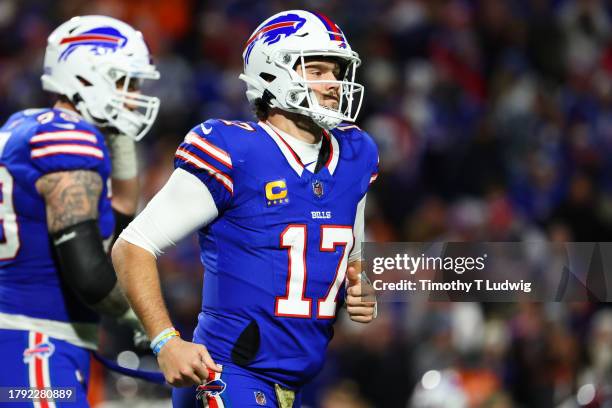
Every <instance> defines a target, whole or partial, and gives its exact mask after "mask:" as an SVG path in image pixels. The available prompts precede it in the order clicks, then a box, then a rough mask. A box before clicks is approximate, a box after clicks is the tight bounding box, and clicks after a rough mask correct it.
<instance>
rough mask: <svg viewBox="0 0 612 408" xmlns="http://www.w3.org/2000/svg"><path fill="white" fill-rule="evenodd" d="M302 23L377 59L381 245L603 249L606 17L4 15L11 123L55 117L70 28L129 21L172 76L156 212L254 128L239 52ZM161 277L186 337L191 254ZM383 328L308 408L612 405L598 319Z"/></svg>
mask: <svg viewBox="0 0 612 408" xmlns="http://www.w3.org/2000/svg"><path fill="white" fill-rule="evenodd" d="M287 8H306V9H316V10H320V11H322V12H324V13H326V14H327V15H329V16H330V17H331V18H332V19H333V20H334V21H335V22H337V23H338V24H339V25H340V27H342V30H343V31H344V33H345V34H346V36H347V37H348V39H349V42H350V44H351V46H352V48H353V49H354V50H356V51H358V52H359V54H360V56H361V59H362V61H363V63H362V67H361V68H360V72H359V79H360V81H362V83H364V84H365V87H366V96H365V102H364V106H363V109H362V113H361V115H360V118H359V120H358V124H359V125H360V126H361V127H362V128H363V129H365V130H366V131H368V132H369V133H370V134H371V135H372V136H373V137H374V139H375V140H376V141H377V143H378V146H379V149H380V161H381V174H380V177H379V178H378V181H377V182H376V183H375V184H374V186H373V191H372V192H371V193H369V194H368V208H367V231H366V234H367V238H368V240H371V241H378V242H385V241H416V242H423V241H432V240H454V241H463V240H480V241H521V240H523V241H529V240H532V239H545V240H546V239H548V240H553V241H559V242H565V241H607V240H608V237H609V236H610V235H609V234H610V232H612V160H609V159H608V154H612V3H610V2H608V1H605V0H377V1H373V0H327V1H324V0H311V1H292V2H283V1H247V0H228V1H221V0H216V1H197V0H173V1H164V0H149V1H145V0H87V1H85V0H58V1H42V0H0V118H2V120H5V119H6V118H8V116H9V115H10V114H11V113H12V112H14V111H16V110H20V109H23V108H29V107H39V106H47V105H49V103H50V99H49V97H48V96H47V95H45V94H43V93H42V92H41V90H40V81H39V77H40V74H41V71H42V55H43V52H44V47H45V42H46V37H47V36H48V34H49V33H50V32H51V30H52V29H53V28H54V27H55V26H56V25H58V24H59V23H60V22H62V21H64V20H66V19H68V18H69V17H71V16H73V15H79V14H105V15H111V16H114V17H118V18H121V19H124V20H126V21H128V22H130V23H131V24H133V25H134V26H136V27H137V28H138V29H140V30H141V31H143V33H144V35H145V38H146V39H147V41H148V43H149V45H150V47H151V49H152V52H153V55H154V62H155V64H156V65H157V66H158V69H159V70H160V72H161V75H162V79H161V80H160V81H158V82H157V83H155V84H153V85H152V87H151V89H150V90H148V92H151V93H152V94H155V95H157V96H159V97H160V98H161V100H162V107H161V112H160V116H159V118H158V120H157V123H156V125H155V126H154V128H153V130H152V131H151V133H150V134H149V135H148V136H147V137H146V138H145V139H144V140H143V142H142V143H141V145H140V152H141V153H142V163H143V172H142V181H143V187H144V191H143V202H146V201H147V200H148V199H149V198H150V197H152V195H153V194H154V193H155V192H156V191H157V190H158V189H159V188H160V187H161V186H162V185H163V183H164V182H165V180H166V179H167V177H168V176H169V174H170V172H171V171H172V158H173V153H174V150H175V148H176V146H177V145H178V143H179V142H180V140H181V139H182V138H183V136H184V134H185V132H186V131H187V130H188V129H190V128H191V127H192V126H194V125H195V124H197V123H200V122H202V121H204V120H206V119H207V118H226V119H240V120H252V119H253V114H252V113H251V111H250V109H249V106H248V105H247V102H246V97H245V95H244V90H245V88H244V85H243V83H242V82H241V81H239V80H238V74H239V73H240V72H241V70H242V60H241V53H242V49H243V43H244V41H245V40H246V39H247V37H248V36H249V34H250V33H251V32H252V30H253V29H254V28H255V27H256V26H257V25H258V24H259V23H260V22H261V21H263V20H264V19H265V18H266V17H268V16H269V15H272V14H273V13H275V12H277V11H280V10H283V9H287ZM160 264H161V270H162V279H163V283H164V288H165V292H166V293H165V295H166V299H167V301H168V305H169V307H170V309H171V312H172V315H173V319H174V322H175V323H176V325H177V326H179V328H180V329H181V330H182V332H183V333H184V334H185V333H186V337H189V333H190V332H191V331H192V330H193V327H194V324H195V321H196V316H197V314H198V312H199V308H200V299H201V294H200V287H201V286H200V285H201V280H202V270H201V267H200V264H199V260H198V252H197V248H196V246H195V243H194V241H193V240H187V242H183V243H181V244H180V245H178V246H177V247H176V248H175V249H174V250H172V251H169V252H168V254H166V255H165V256H164V257H163V258H162V259H161V261H160ZM611 279H612V277H611ZM379 315H380V317H379V318H378V319H377V320H376V321H375V322H374V323H373V324H371V325H368V326H356V325H353V324H351V323H350V322H348V321H346V320H345V319H340V322H339V324H338V325H337V328H336V329H337V330H336V333H335V337H334V339H333V341H332V344H331V348H330V352H329V358H328V362H327V364H326V366H325V368H324V371H323V372H322V373H321V375H320V376H319V377H318V378H317V379H316V381H315V382H314V383H313V384H311V385H310V386H308V387H307V389H306V391H305V401H304V405H305V406H306V405H308V406H312V407H322V408H344V407H347V408H348V407H351V408H361V407H363V408H366V407H383V408H387V407H389V408H393V407H417V408H418V407H423V408H425V407H432V408H436V407H451V408H454V407H458V408H459V407H483V408H484V407H489V408H509V407H529V408H531V407H534V408H535V407H537V408H547V407H567V408H570V407H576V406H587V407H612V385H611V384H612V375H611V374H612V371H611V370H612V310H611V309H610V308H606V307H605V305H603V304H599V305H598V304H588V303H574V304H560V303H555V304H552V303H551V304H532V303H517V304H494V305H492V304H474V303H427V302H419V301H416V300H415V301H411V302H403V303H385V304H382V305H381V308H380V312H379ZM114 329H116V328H114ZM117 330H119V329H117ZM114 333H116V330H113V333H109V330H107V333H106V335H105V336H104V340H105V341H104V343H105V345H104V347H105V350H106V351H105V353H106V354H108V355H111V356H112V355H113V353H114V354H117V352H118V351H120V350H121V349H123V348H129V341H126V340H125V339H122V340H117V336H115V334H114ZM140 362H141V366H142V365H144V366H154V361H153V360H152V359H151V358H149V357H146V356H141V359H140ZM99 375H100V376H106V378H107V379H108V380H109V381H107V382H106V384H107V387H106V389H105V390H100V391H99V393H100V396H99V398H100V399H108V400H111V402H107V403H104V404H102V405H100V406H108V407H110V406H118V405H113V404H117V403H114V402H112V400H113V399H118V398H124V399H126V398H128V399H129V398H136V397H139V398H153V397H160V398H164V397H165V398H167V395H168V392H167V390H162V391H160V390H159V389H158V388H154V387H151V386H147V385H146V384H140V383H134V384H132V383H130V382H129V380H126V379H124V378H118V377H117V376H114V375H110V374H104V373H100V374H99ZM138 387H140V389H138ZM131 405H132V406H136V403H131ZM145 406H152V403H150V402H149V403H146V404H145Z"/></svg>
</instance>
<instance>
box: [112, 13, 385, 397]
mask: <svg viewBox="0 0 612 408" xmlns="http://www.w3.org/2000/svg"><path fill="white" fill-rule="evenodd" d="M243 58H244V73H243V74H242V75H241V79H243V80H244V81H245V82H246V84H247V92H246V94H247V97H248V99H249V101H250V102H251V104H252V105H253V107H254V108H255V111H256V115H257V117H258V119H259V121H258V122H256V123H255V122H239V121H228V120H217V119H214V120H207V121H206V122H204V123H202V124H199V125H197V126H195V127H194V128H193V129H191V131H189V132H188V133H187V136H186V137H185V139H184V141H183V143H182V144H181V145H180V146H179V148H178V150H177V151H176V156H175V162H174V163H175V167H176V169H175V171H174V172H173V174H172V175H171V177H170V179H169V181H168V182H167V184H166V185H165V186H164V187H163V188H162V190H161V191H160V192H159V193H158V194H157V195H156V196H155V197H154V198H153V199H152V200H151V202H150V203H149V204H148V206H147V207H146V209H145V210H143V212H142V213H141V214H140V215H139V216H138V217H136V219H135V220H134V221H133V222H132V223H131V224H130V225H129V227H128V228H127V229H126V230H125V231H123V233H122V234H121V236H120V239H119V240H118V241H117V243H116V245H115V246H114V249H113V262H114V264H115V269H116V270H117V274H118V278H119V281H120V282H121V284H122V286H123V288H124V289H125V291H126V295H127V296H128V298H129V299H130V302H131V304H132V305H133V306H134V309H135V311H136V313H137V314H138V315H139V317H140V318H141V319H142V322H143V324H144V327H145V329H146V330H147V332H148V334H149V335H150V337H151V338H153V340H152V345H151V346H152V347H153V351H154V353H155V354H156V355H157V358H158V361H159V364H160V367H161V369H162V370H163V372H164V375H165V377H166V380H167V381H168V382H169V383H170V384H172V385H175V386H192V387H191V388H182V389H177V390H175V391H174V394H173V400H174V404H175V406H183V405H185V406H196V404H197V403H196V398H200V399H202V400H206V401H207V402H208V405H209V406H211V407H230V406H233V407H244V406H269V407H276V406H280V407H292V406H300V389H301V387H302V386H303V385H304V384H305V383H307V382H308V381H309V380H311V379H312V378H313V377H314V376H315V375H316V374H317V373H318V372H319V370H320V369H321V366H322V364H323V359H324V355H325V350H326V347H327V344H328V342H329V341H330V339H331V337H332V333H333V328H332V326H333V324H334V321H335V320H336V316H337V313H338V311H339V308H340V307H341V306H342V305H343V304H344V303H346V304H347V309H348V313H349V315H350V317H351V319H353V320H355V321H358V322H369V321H371V320H372V318H373V316H374V311H375V302H373V301H371V300H369V299H362V297H361V290H362V288H361V278H360V273H361V266H360V256H361V253H360V247H361V242H362V240H363V218H364V214H363V213H364V205H365V195H366V192H367V191H368V187H369V185H370V183H371V182H372V181H373V180H375V179H376V176H377V167H378V155H377V148H376V146H375V144H374V142H373V141H372V139H371V138H370V137H369V136H368V135H367V134H366V133H365V132H363V131H362V130H361V129H359V128H358V127H357V126H355V125H353V124H351V122H353V121H354V120H355V118H356V117H357V114H358V111H359V107H360V105H361V101H362V97H363V86H362V85H360V84H358V83H356V82H355V70H356V68H357V66H358V65H359V63H360V60H359V57H358V55H357V53H356V52H354V51H352V50H351V47H350V46H349V44H348V42H347V40H346V38H345V36H344V34H343V32H342V31H341V30H340V28H338V26H337V25H336V24H334V23H333V22H332V21H331V20H330V19H329V18H328V17H327V16H325V15H323V14H319V13H312V12H308V11H301V10H292V11H285V12H282V13H279V14H276V15H274V16H272V17H270V18H269V19H267V20H266V21H264V22H263V23H262V24H261V25H260V26H259V27H258V28H257V29H256V30H255V32H254V33H253V34H252V36H251V37H250V38H249V39H248V40H247V42H246V44H245V48H244V52H243ZM194 230H198V233H199V238H200V247H201V260H202V263H203V264H204V268H205V277H204V288H203V303H202V311H201V313H200V315H199V318H198V325H197V328H196V330H195V333H194V337H193V343H191V342H186V341H183V340H182V339H181V338H180V336H179V333H178V332H177V331H176V330H175V329H174V328H173V327H172V323H171V320H170V318H169V317H168V312H167V310H166V307H165V306H164V302H163V299H162V296H161V294H160V287H159V278H158V271H157V268H156V261H155V258H156V257H157V256H159V254H161V253H162V251H163V250H164V249H165V248H167V247H168V246H170V245H172V244H173V243H174V242H176V241H178V240H179V239H181V238H183V237H185V236H186V235H187V234H189V233H190V232H192V231H194ZM345 297H346V302H345ZM193 385H197V387H193Z"/></svg>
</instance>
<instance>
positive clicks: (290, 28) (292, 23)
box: [244, 14, 306, 63]
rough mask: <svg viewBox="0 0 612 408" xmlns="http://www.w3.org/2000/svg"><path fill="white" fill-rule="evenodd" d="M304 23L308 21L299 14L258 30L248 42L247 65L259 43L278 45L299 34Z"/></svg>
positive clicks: (245, 59) (280, 19)
mask: <svg viewBox="0 0 612 408" xmlns="http://www.w3.org/2000/svg"><path fill="white" fill-rule="evenodd" d="M304 23H306V19H305V18H302V17H300V16H298V15H297V14H287V15H284V16H280V17H277V18H275V19H273V20H270V21H268V23H267V24H266V25H265V26H263V27H262V28H260V29H259V30H257V32H256V33H255V34H253V35H252V36H251V38H249V40H248V41H247V43H246V46H245V47H246V54H245V56H244V61H245V62H246V63H248V62H249V56H250V55H251V51H252V50H253V47H254V46H255V44H256V43H257V41H259V40H263V42H264V44H268V45H271V44H276V43H277V42H279V41H280V40H281V39H282V38H287V37H289V36H291V35H293V34H295V33H297V32H298V31H299V29H300V28H302V26H303V25H304Z"/></svg>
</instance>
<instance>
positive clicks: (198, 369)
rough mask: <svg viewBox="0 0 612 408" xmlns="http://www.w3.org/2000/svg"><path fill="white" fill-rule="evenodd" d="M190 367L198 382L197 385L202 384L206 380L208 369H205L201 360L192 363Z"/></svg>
mask: <svg viewBox="0 0 612 408" xmlns="http://www.w3.org/2000/svg"><path fill="white" fill-rule="evenodd" d="M191 366H192V367H193V372H194V374H195V375H197V377H198V379H199V381H200V382H199V384H204V383H205V382H206V381H207V380H208V368H206V365H205V364H204V362H203V361H202V360H201V359H196V360H194V361H192V363H191Z"/></svg>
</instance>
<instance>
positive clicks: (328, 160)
mask: <svg viewBox="0 0 612 408" xmlns="http://www.w3.org/2000/svg"><path fill="white" fill-rule="evenodd" d="M323 134H324V135H325V136H327V141H328V143H329V157H328V158H327V163H325V167H327V168H328V169H329V164H330V163H331V161H332V158H333V157H334V144H333V143H332V140H331V135H330V134H329V133H327V132H326V131H323Z"/></svg>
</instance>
